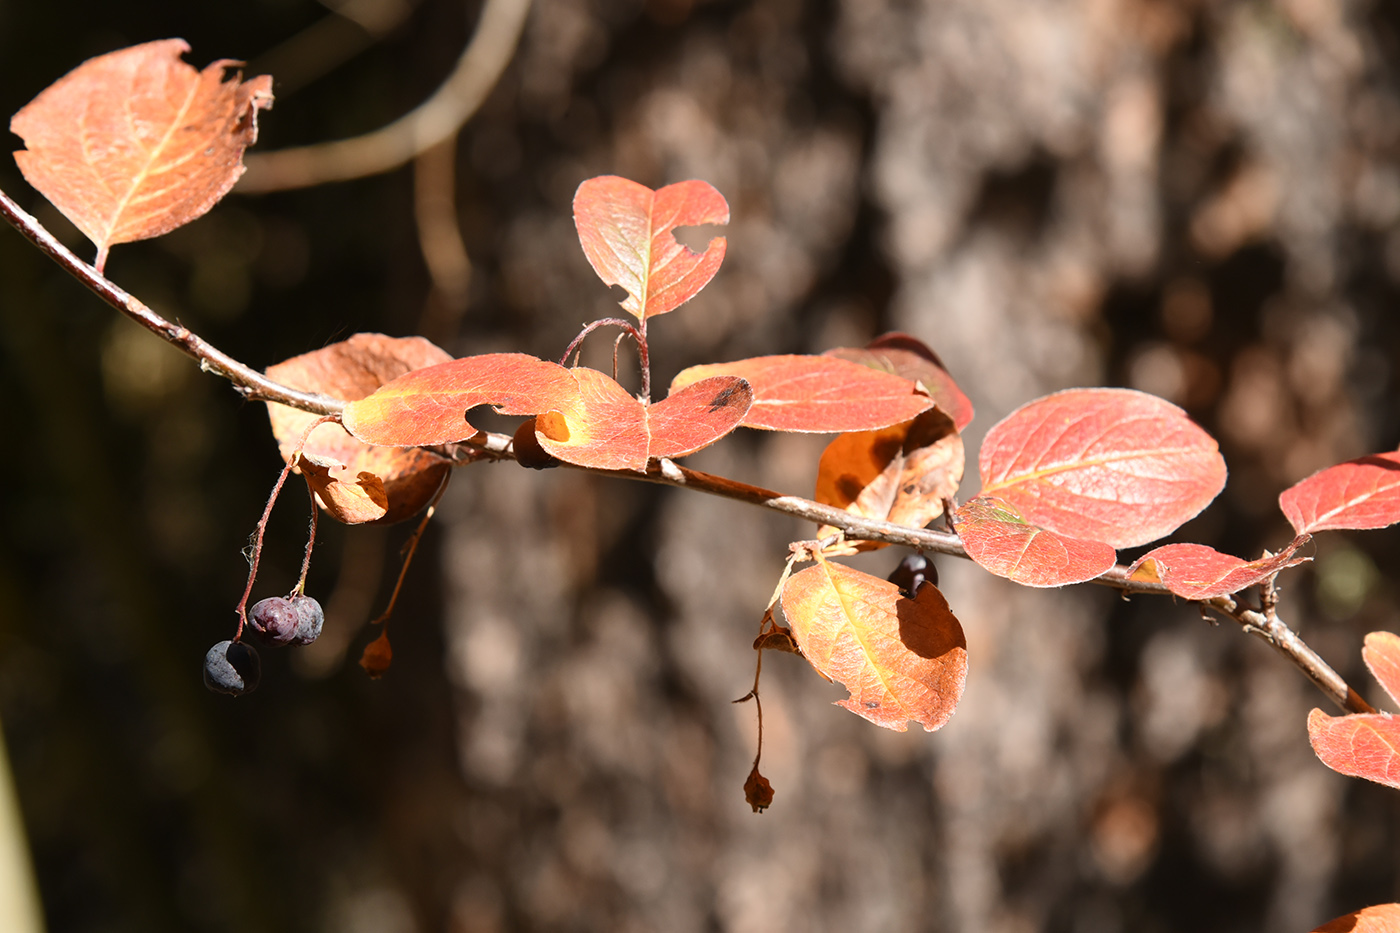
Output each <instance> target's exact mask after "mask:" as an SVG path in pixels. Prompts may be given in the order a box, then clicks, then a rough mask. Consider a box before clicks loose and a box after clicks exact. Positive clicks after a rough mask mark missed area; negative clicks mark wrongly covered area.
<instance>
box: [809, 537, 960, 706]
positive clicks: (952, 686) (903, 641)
mask: <svg viewBox="0 0 1400 933" xmlns="http://www.w3.org/2000/svg"><path fill="white" fill-rule="evenodd" d="M783 614H784V615H785V616H787V620H788V624H789V625H790V626H791V627H792V635H793V638H795V639H796V640H797V643H798V645H799V646H800V647H801V648H802V654H803V655H804V656H805V657H806V658H807V660H808V661H809V662H810V663H811V665H812V666H813V667H814V668H816V669H817V671H818V672H819V673H821V674H822V675H823V676H825V677H827V678H829V679H831V680H835V681H839V682H840V683H842V684H844V685H845V687H846V689H847V690H849V691H850V694H851V695H850V698H849V699H846V700H841V701H839V702H838V703H837V704H836V705H837V706H843V707H845V708H846V709H848V710H850V711H851V712H853V713H855V714H856V715H858V716H863V717H865V718H866V719H868V720H870V721H871V722H873V723H875V724H876V725H878V726H884V727H885V728H886V729H894V730H896V731H898V732H903V731H904V730H905V729H907V728H908V721H909V720H911V719H912V720H914V721H915V722H917V723H919V724H920V725H922V726H923V727H924V729H925V730H926V731H929V732H932V731H933V730H935V729H938V728H940V727H941V726H943V725H944V724H945V723H947V721H948V719H949V718H950V717H951V716H952V715H953V710H954V709H956V708H957V705H958V700H959V699H960V698H961V697H962V692H963V685H964V683H965V681H966V679H967V640H966V639H965V638H964V637H963V631H962V626H961V625H960V624H959V623H958V620H957V618H956V617H955V616H954V615H953V613H952V611H951V610H950V609H949V608H948V602H947V600H945V599H944V598H943V594H942V593H940V592H939V591H938V587H936V586H932V585H929V586H922V587H920V588H919V592H918V593H917V594H916V596H915V598H914V599H907V598H905V597H904V596H902V595H901V594H900V592H899V587H897V586H895V585H894V584H893V583H890V582H888V581H886V580H881V579H879V578H878V577H872V576H870V575H869V574H867V573H862V572H860V571H859V570H853V569H851V568H850V567H846V566H844V565H842V564H836V563H832V562H830V561H826V560H821V561H819V562H818V563H817V566H815V567H809V568H808V569H806V570H804V571H802V572H801V573H798V574H794V575H793V576H791V577H789V578H788V580H787V582H786V583H785V584H784V585H783Z"/></svg>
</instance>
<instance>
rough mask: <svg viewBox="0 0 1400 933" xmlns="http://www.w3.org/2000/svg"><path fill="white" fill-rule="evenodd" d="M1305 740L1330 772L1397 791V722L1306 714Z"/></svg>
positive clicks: (1375, 716) (1382, 716) (1380, 716)
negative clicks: (1306, 738) (1362, 779)
mask: <svg viewBox="0 0 1400 933" xmlns="http://www.w3.org/2000/svg"><path fill="white" fill-rule="evenodd" d="M1308 740H1309V741H1311V742H1312V747H1313V751H1314V752H1316V753H1317V757H1318V758H1320V759H1322V763H1323V764H1325V765H1326V766H1327V767H1329V768H1331V769H1332V770H1333V771H1337V772H1339V773H1341V774H1346V775H1349V776H1351V777H1359V778H1365V779H1366V780H1368V781H1375V782H1376V783H1377V784H1385V785H1387V786H1388V787H1394V788H1400V718H1397V717H1395V716H1392V715H1390V714H1389V713H1355V714H1353V715H1350V716H1328V715H1327V714H1326V713H1324V712H1323V711H1322V710H1320V709H1315V710H1313V711H1312V712H1311V713H1309V714H1308Z"/></svg>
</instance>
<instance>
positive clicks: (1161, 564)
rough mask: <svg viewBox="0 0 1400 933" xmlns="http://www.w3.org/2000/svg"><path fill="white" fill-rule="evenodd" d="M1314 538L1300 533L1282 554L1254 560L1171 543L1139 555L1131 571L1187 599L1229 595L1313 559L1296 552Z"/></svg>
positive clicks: (1196, 545) (1131, 573) (1198, 545)
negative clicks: (1296, 554) (1297, 554)
mask: <svg viewBox="0 0 1400 933" xmlns="http://www.w3.org/2000/svg"><path fill="white" fill-rule="evenodd" d="M1311 537H1312V536H1311V535H1299V536H1298V537H1296V538H1294V539H1293V541H1292V542H1290V543H1289V545H1288V547H1286V548H1284V549H1283V550H1282V551H1281V552H1279V553H1278V554H1274V555H1271V556H1268V557H1261V558H1260V559H1259V560H1251V561H1246V560H1242V559H1240V558H1238V557H1233V556H1231V555H1229V554H1222V553H1220V552H1219V551H1217V550H1216V549H1215V548H1213V547H1207V546H1205V545H1204V544H1168V545H1165V546H1163V547H1159V548H1156V549H1154V550H1151V551H1148V552H1147V553H1146V554H1144V555H1142V556H1141V557H1139V558H1138V559H1137V561H1136V562H1135V563H1134V564H1133V565H1132V566H1131V567H1130V568H1128V573H1129V575H1130V576H1131V577H1132V578H1133V579H1135V580H1152V581H1155V582H1157V583H1161V584H1162V585H1163V586H1165V587H1166V588H1167V589H1169V590H1171V591H1172V592H1173V593H1175V594H1176V595H1177V596H1182V597H1184V598H1186V599H1212V598H1214V597H1216V596H1228V595H1230V594H1231V593H1237V592H1239V591H1240V590H1242V589H1245V588H1246V587H1250V586H1254V585H1255V584H1257V583H1262V582H1263V581H1264V579H1265V578H1267V577H1271V576H1273V575H1274V574H1276V573H1278V572H1279V571H1280V570H1283V569H1284V568H1286V567H1294V566H1297V565H1298V564H1301V563H1303V562H1304V561H1306V560H1309V559H1310V558H1307V557H1294V556H1293V554H1294V552H1295V551H1297V550H1298V548H1300V547H1302V546H1303V545H1304V544H1306V543H1307V542H1308V541H1309V540H1310V539H1311Z"/></svg>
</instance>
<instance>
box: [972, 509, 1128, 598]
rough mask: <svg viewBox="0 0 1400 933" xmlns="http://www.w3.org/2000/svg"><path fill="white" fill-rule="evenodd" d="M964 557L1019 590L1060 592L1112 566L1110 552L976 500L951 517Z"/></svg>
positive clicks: (1114, 557) (1106, 547)
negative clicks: (1057, 589)
mask: <svg viewBox="0 0 1400 933" xmlns="http://www.w3.org/2000/svg"><path fill="white" fill-rule="evenodd" d="M953 528H954V529H955V530H956V531H957V533H958V537H960V538H961V539H962V543H963V548H964V549H965V550H966V551H967V556H968V557H970V558H972V559H973V560H974V561H976V562H977V563H978V564H979V565H981V566H982V567H984V568H986V569H987V570H990V571H991V572H992V573H994V574H996V575H997V576H999V577H1006V578H1007V579H1008V580H1014V581H1016V582H1017V583H1020V584H1022V585H1023V586H1042V587H1043V586H1065V585H1067V584H1070V583H1083V582H1084V581H1085V580H1092V579H1094V578H1095V577H1097V576H1101V575H1102V574H1104V573H1106V572H1107V571H1109V570H1110V569H1112V567H1113V565H1114V563H1115V562H1116V561H1117V558H1118V555H1117V552H1116V551H1114V549H1113V546H1112V545H1110V544H1105V543H1104V542H1102V541H1091V540H1087V539H1083V538H1075V537H1072V536H1070V535H1063V534H1059V533H1057V532H1054V531H1050V530H1048V529H1046V528H1041V527H1039V526H1038V525H1034V524H1032V523H1030V522H1028V521H1026V519H1025V518H1024V517H1023V516H1021V515H1020V514H1019V513H1018V512H1017V511H1016V509H1015V508H1013V507H1012V506H1011V505H1010V504H1009V503H1006V502H1002V501H1001V500H999V499H994V498H991V497H989V496H978V497H977V498H975V499H973V500H972V501H970V502H968V503H967V504H966V505H964V506H962V507H961V508H959V509H957V510H956V511H954V512H953Z"/></svg>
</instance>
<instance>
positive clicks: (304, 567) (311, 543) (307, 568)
mask: <svg viewBox="0 0 1400 933" xmlns="http://www.w3.org/2000/svg"><path fill="white" fill-rule="evenodd" d="M292 461H293V462H296V458H295V457H293V458H292ZM306 494H307V495H308V496H310V497H311V529H310V531H308V532H307V534H306V555H305V556H304V557H302V559H301V578H300V579H298V580H297V585H296V589H295V590H293V591H292V592H294V593H296V594H297V595H298V596H301V595H302V594H304V593H305V592H306V575H307V574H308V573H310V572H311V549H312V548H313V547H315V546H316V521H317V519H318V518H319V517H320V514H321V510H320V509H319V508H318V507H317V505H316V490H314V489H312V488H311V484H310V483H307V484H306Z"/></svg>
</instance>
